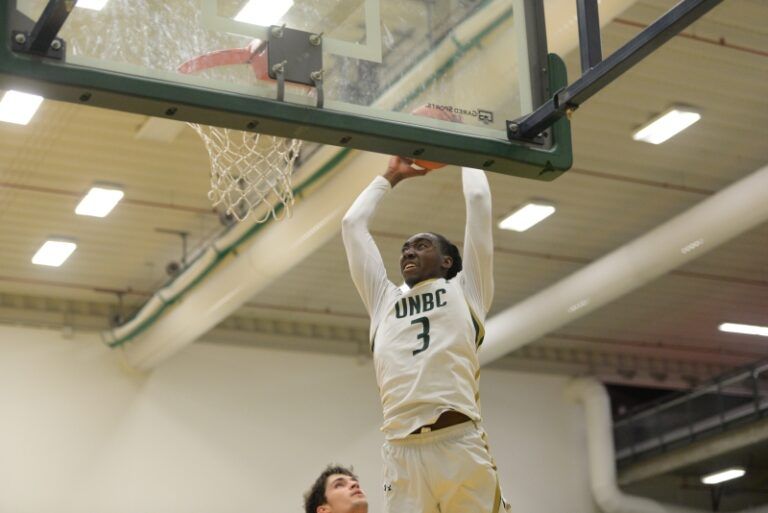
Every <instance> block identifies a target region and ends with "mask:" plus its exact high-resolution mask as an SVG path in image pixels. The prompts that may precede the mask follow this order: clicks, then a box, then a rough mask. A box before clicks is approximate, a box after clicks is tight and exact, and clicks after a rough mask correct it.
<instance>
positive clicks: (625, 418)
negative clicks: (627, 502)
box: [613, 360, 768, 466]
mask: <svg viewBox="0 0 768 513" xmlns="http://www.w3.org/2000/svg"><path fill="white" fill-rule="evenodd" d="M763 417H768V360H764V361H761V362H758V363H756V364H753V365H750V366H749V367H747V368H742V369H739V370H737V371H734V372H729V373H728V374H725V375H723V376H720V377H718V378H715V379H714V380H713V381H710V382H708V383H706V384H704V385H701V386H699V387H697V388H696V389H694V390H692V391H690V392H685V393H681V394H677V395H675V396H672V397H667V398H662V399H660V400H659V401H657V402H655V403H653V404H652V405H650V406H645V407H642V409H640V410H635V411H630V412H628V413H627V414H625V415H622V416H621V417H619V418H618V419H617V420H616V421H615V422H614V424H613V438H614V443H615V445H616V462H617V464H618V465H619V466H622V465H626V464H629V463H632V462H634V461H637V460H638V459H640V458H643V457H647V456H651V455H654V454H659V453H662V452H665V451H667V450H669V449H671V448H675V447H681V446H684V445H687V444H689V443H691V442H693V441H695V440H699V439H701V438H704V437H707V436H710V435H712V434H716V433H720V432H723V431H725V430H727V429H730V428H733V427H735V426H740V425H743V424H745V423H748V422H751V421H754V420H757V419H760V418H763Z"/></svg>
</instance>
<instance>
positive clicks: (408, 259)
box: [400, 233, 451, 287]
mask: <svg viewBox="0 0 768 513" xmlns="http://www.w3.org/2000/svg"><path fill="white" fill-rule="evenodd" d="M450 266H451V262H450V258H447V257H445V256H443V254H442V253H441V252H440V243H439V242H438V240H437V237H435V236H434V235H432V234H431V233H417V234H416V235H414V236H413V237H411V238H410V239H408V240H407V241H405V244H403V248H402V250H401V252H400V272H401V273H402V275H403V279H404V280H405V283H406V284H408V286H409V287H413V286H414V285H416V284H417V283H420V282H422V281H424V280H429V279H432V278H442V277H443V276H445V271H446V270H447V269H448V268H450Z"/></svg>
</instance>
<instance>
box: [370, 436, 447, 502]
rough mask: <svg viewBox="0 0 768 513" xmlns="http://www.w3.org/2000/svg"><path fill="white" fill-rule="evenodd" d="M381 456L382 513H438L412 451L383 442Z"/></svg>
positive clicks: (418, 462) (416, 457)
mask: <svg viewBox="0 0 768 513" xmlns="http://www.w3.org/2000/svg"><path fill="white" fill-rule="evenodd" d="M381 456H382V462H383V470H382V474H383V482H384V513H439V512H438V509H437V499H435V497H434V495H433V494H432V493H431V492H430V490H429V487H428V485H427V483H426V480H425V476H424V473H423V469H422V468H421V466H422V465H421V463H420V461H419V460H420V458H419V456H418V454H417V451H416V450H415V449H414V448H410V447H402V446H396V445H390V444H388V443H385V444H384V446H383V447H382V449H381Z"/></svg>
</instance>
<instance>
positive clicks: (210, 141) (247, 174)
mask: <svg viewBox="0 0 768 513" xmlns="http://www.w3.org/2000/svg"><path fill="white" fill-rule="evenodd" d="M246 64H247V65H250V66H251V68H252V70H253V72H254V75H255V76H256V78H257V79H260V80H268V75H267V70H266V67H267V51H266V47H265V45H262V44H261V42H260V41H254V42H253V43H251V45H249V46H248V47H247V48H237V49H232V50H220V51H216V52H212V53H208V54H205V55H201V56H199V57H195V58H194V59H191V60H189V61H187V62H185V63H184V64H182V65H181V66H179V71H180V72H181V73H196V72H199V71H203V70H207V69H211V68H216V67H222V66H232V65H246ZM188 124H189V126H190V127H192V128H193V129H194V130H195V132H197V133H198V135H199V136H200V138H201V139H202V140H203V142H204V143H205V148H206V149H207V150H208V156H209V158H210V160H211V189H210V191H209V192H208V198H209V199H210V200H211V202H212V203H213V206H214V207H218V208H220V209H223V210H224V212H225V213H226V214H227V215H229V216H232V217H234V218H235V219H237V220H238V221H243V220H245V219H247V218H248V217H249V216H251V215H252V214H253V215H254V216H255V219H256V221H255V222H256V223H263V222H265V221H267V220H268V219H269V218H270V217H272V218H274V219H282V218H283V217H288V216H290V215H291V208H292V207H293V186H292V183H291V175H292V174H293V167H294V164H295V162H296V157H298V155H299V149H300V148H301V141H300V140H298V139H286V138H283V137H277V136H273V135H265V134H258V133H253V132H244V131H240V130H235V129H231V128H221V127H215V126H208V125H200V124H196V123H188Z"/></svg>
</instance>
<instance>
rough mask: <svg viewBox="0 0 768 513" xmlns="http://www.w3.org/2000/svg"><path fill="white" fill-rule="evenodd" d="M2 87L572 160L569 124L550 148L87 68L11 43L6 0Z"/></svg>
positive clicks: (559, 80) (453, 148)
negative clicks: (28, 51)
mask: <svg viewBox="0 0 768 513" xmlns="http://www.w3.org/2000/svg"><path fill="white" fill-rule="evenodd" d="M0 5H2V7H1V8H0V27H1V28H2V33H3V34H4V39H5V40H4V41H3V44H1V45H0V88H2V89H16V90H20V91H24V92H28V93H33V94H39V95H41V96H43V97H44V98H47V99H51V100H58V101H65V102H71V103H79V104H82V105H90V106H94V107H102V108H107V109H112V110H119V111H126V112H133V113H138V114H145V115H148V116H156V117H160V118H170V119H176V120H179V121H188V122H196V123H203V124H208V125H214V126H222V127H230V128H236V129H240V130H246V131H254V132H261V133H267V134H273V135H279V136H282V137H294V138H297V139H303V140H308V141H315V142H319V143H323V144H331V145H335V146H344V147H349V148H355V149H360V150H366V151H372V152H377V153H384V154H390V155H402V156H412V155H418V157H419V158H420V159H424V160H434V161H441V162H447V163H450V164H456V165H463V166H469V167H474V168H480V169H486V170H488V171H493V172H497V173H503V174H508V175H514V176H520V177H524V178H531V179H536V180H546V181H549V180H554V179H555V178H557V177H558V176H560V175H561V174H562V173H563V172H565V171H567V170H568V169H569V168H570V167H571V165H572V161H573V152H572V144H571V129H570V123H569V122H568V120H567V119H566V118H563V119H560V120H558V121H557V122H556V123H555V124H554V125H553V126H552V127H551V130H552V145H551V146H550V147H548V148H542V147H537V146H534V145H526V144H523V143H519V142H506V141H500V140H494V139H488V138H484V137H476V136H471V135H464V134H456V133H450V132H445V131H441V130H437V129H433V128H428V127H420V126H415V125H409V124H407V123H401V122H395V121H387V120H382V119H376V118H368V117H365V116H360V115H355V114H350V113H343V112H336V111H330V110H324V109H317V108H315V107H308V106H305V105H297V104H291V103H285V102H278V101H275V100H268V99H262V98H254V97H250V96H246V95H242V94H237V93H231V92H224V91H215V90H210V89H205V88H201V87H195V86H192V85H186V84H177V83H172V82H166V81H161V80H155V79H150V78H145V77H139V76H134V75H126V74H121V73H115V72H109V71H105V70H98V69H92V68H84V67H79V66H74V65H71V64H67V63H66V62H62V61H56V60H51V59H46V58H42V57H37V56H34V55H29V54H22V53H15V52H13V51H12V50H11V31H12V30H14V29H18V27H13V26H11V21H12V20H16V21H17V22H18V18H17V17H16V14H15V1H14V0H0ZM548 75H549V79H550V84H549V85H550V88H549V90H550V92H555V91H558V90H560V89H562V88H564V87H566V86H567V85H568V81H567V76H566V70H565V65H564V63H563V61H562V60H561V59H560V58H559V57H558V56H556V55H553V54H550V55H549V73H548Z"/></svg>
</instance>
